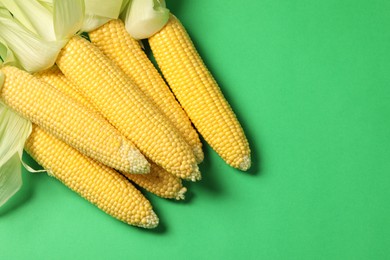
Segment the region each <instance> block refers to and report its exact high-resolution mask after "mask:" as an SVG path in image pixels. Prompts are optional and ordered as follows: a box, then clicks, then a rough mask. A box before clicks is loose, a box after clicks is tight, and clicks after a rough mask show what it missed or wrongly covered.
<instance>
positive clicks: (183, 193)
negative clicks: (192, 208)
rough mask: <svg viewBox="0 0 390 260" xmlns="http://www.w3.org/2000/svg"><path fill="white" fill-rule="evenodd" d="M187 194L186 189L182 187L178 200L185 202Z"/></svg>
mask: <svg viewBox="0 0 390 260" xmlns="http://www.w3.org/2000/svg"><path fill="white" fill-rule="evenodd" d="M186 192H187V188H186V187H182V188H181V189H180V190H179V192H178V193H177V195H176V198H175V199H176V200H184V199H185V198H186V196H185V193H186Z"/></svg>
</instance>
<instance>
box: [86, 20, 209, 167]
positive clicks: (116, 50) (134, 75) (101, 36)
mask: <svg viewBox="0 0 390 260" xmlns="http://www.w3.org/2000/svg"><path fill="white" fill-rule="evenodd" d="M89 38H90V40H91V42H92V43H93V44H95V45H96V46H97V47H98V48H99V49H100V50H101V51H102V52H103V53H104V54H105V55H106V56H107V57H108V58H110V59H111V60H112V61H113V62H114V63H115V64H116V65H117V66H118V67H119V68H121V69H122V70H123V71H124V72H125V73H126V74H127V75H128V76H129V77H130V78H131V79H132V80H133V81H134V82H135V83H136V85H137V86H138V87H139V88H140V89H141V90H142V91H143V92H144V93H145V94H146V96H148V97H149V98H150V99H151V100H152V101H153V102H154V104H155V105H156V106H157V107H159V108H160V110H161V111H162V112H163V114H164V115H166V116H167V117H168V118H169V119H170V121H171V122H172V124H173V125H174V126H175V127H176V128H177V129H178V130H179V131H180V133H181V134H182V136H183V137H184V139H185V140H186V141H187V143H188V144H189V145H190V146H191V147H192V149H193V151H194V154H195V157H196V159H197V162H198V163H200V162H202V160H203V151H202V143H201V142H200V140H199V136H198V134H197V133H196V131H195V129H194V128H193V127H192V125H191V122H190V120H189V119H188V116H187V115H186V113H185V112H184V111H183V109H182V108H181V106H180V105H179V104H178V103H177V101H176V99H175V97H174V95H173V94H172V92H171V91H170V90H169V87H168V86H167V85H166V83H165V82H164V80H163V79H162V77H161V75H160V74H159V73H158V71H157V70H156V68H155V67H154V65H153V64H152V63H151V62H150V60H149V58H148V57H147V55H146V54H145V52H144V51H143V50H142V48H141V46H140V44H139V42H138V41H137V40H135V39H133V38H132V37H131V36H130V34H129V33H127V31H126V28H125V26H124V23H123V22H122V21H121V20H119V19H115V20H111V21H110V22H108V23H106V24H104V25H102V26H100V27H99V28H97V29H95V30H94V31H91V32H89Z"/></svg>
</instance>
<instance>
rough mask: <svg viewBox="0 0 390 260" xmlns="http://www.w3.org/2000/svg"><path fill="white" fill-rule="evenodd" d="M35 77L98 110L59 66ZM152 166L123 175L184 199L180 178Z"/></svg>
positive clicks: (151, 189) (158, 192)
mask: <svg viewBox="0 0 390 260" xmlns="http://www.w3.org/2000/svg"><path fill="white" fill-rule="evenodd" d="M35 76H36V77H38V78H39V79H41V80H42V81H45V82H46V83H48V84H50V85H52V86H53V87H55V88H57V89H58V90H59V91H61V92H63V93H65V94H66V95H68V96H69V97H72V98H74V99H76V100H77V101H78V102H80V103H81V104H82V105H84V106H85V107H88V108H89V109H91V110H92V111H96V108H95V107H93V105H92V104H91V103H90V102H89V101H88V100H87V99H86V98H84V96H83V95H82V94H81V93H79V92H78V91H77V89H76V86H75V85H74V84H73V83H72V82H70V81H69V80H68V79H67V78H66V77H65V76H64V75H63V74H62V72H61V71H60V70H59V69H58V67H57V66H53V67H52V68H51V69H50V70H46V71H43V72H39V73H36V74H35ZM96 113H98V112H97V111H96ZM150 166H151V167H150V172H149V173H148V174H128V173H125V172H122V174H123V175H125V176H126V177H127V178H128V179H130V180H131V181H133V182H134V183H136V184H137V185H138V186H140V187H142V188H144V189H146V190H147V191H149V192H151V193H154V194H155V195H157V196H160V197H163V198H168V199H177V200H179V199H184V193H185V192H186V188H185V187H183V185H182V183H181V180H180V178H178V177H176V176H174V175H172V174H170V173H169V172H167V171H165V170H164V169H163V168H161V167H159V166H158V165H156V164H155V163H153V162H150Z"/></svg>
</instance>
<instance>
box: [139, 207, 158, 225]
mask: <svg viewBox="0 0 390 260" xmlns="http://www.w3.org/2000/svg"><path fill="white" fill-rule="evenodd" d="M158 223H159V218H158V216H157V214H156V213H155V212H154V211H153V210H152V209H151V210H150V213H149V214H148V215H147V216H145V217H144V218H143V219H142V221H141V223H140V224H139V227H142V228H147V229H152V228H155V227H157V226H158Z"/></svg>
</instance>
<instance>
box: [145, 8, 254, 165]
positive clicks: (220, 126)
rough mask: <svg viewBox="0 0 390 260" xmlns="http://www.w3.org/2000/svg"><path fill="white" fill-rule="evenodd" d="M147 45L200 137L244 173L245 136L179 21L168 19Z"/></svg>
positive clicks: (246, 157) (247, 160) (246, 158)
mask: <svg viewBox="0 0 390 260" xmlns="http://www.w3.org/2000/svg"><path fill="white" fill-rule="evenodd" d="M149 44H150V47H151V49H152V52H153V55H154V57H155V59H156V61H157V63H158V66H159V67H160V69H161V71H162V73H163V75H164V77H165V79H166V80H167V82H168V84H169V86H170V88H171V89H172V91H173V93H174V94H175V96H176V98H177V99H178V101H179V102H180V104H181V105H182V107H183V108H184V110H185V111H186V112H187V114H188V116H189V117H190V119H191V121H192V122H193V123H194V125H195V127H196V129H197V130H198V131H199V133H200V134H201V135H202V136H203V137H204V139H205V140H206V141H207V142H208V143H209V144H210V146H211V147H212V148H213V149H214V150H215V151H216V152H217V153H218V154H219V155H220V156H221V157H222V158H223V159H224V160H225V161H226V162H227V163H228V164H230V165H231V166H233V167H236V168H239V169H241V170H247V169H248V168H249V167H250V164H251V160H250V149H249V144H248V141H247V139H246V137H245V135H244V132H243V130H242V128H241V126H240V124H239V122H238V120H237V118H236V116H235V114H234V113H233V111H232V109H231V107H230V106H229V104H228V102H227V101H226V100H225V98H224V97H223V94H222V92H221V90H220V89H219V87H218V85H217V83H216V81H215V80H214V78H213V77H212V75H211V74H210V72H209V71H208V70H207V68H206V67H205V65H204V63H203V61H202V59H201V58H200V56H199V54H198V53H197V51H196V49H195V47H194V45H193V43H192V41H191V39H190V38H189V36H188V34H187V32H186V31H185V29H184V27H183V26H182V24H181V23H180V21H179V20H178V19H177V18H176V17H174V16H173V15H171V17H170V19H169V22H168V23H167V24H166V25H165V27H164V28H163V29H161V30H160V31H159V32H157V33H156V34H154V35H153V36H152V37H150V38H149Z"/></svg>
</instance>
